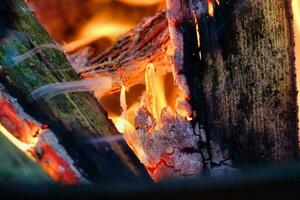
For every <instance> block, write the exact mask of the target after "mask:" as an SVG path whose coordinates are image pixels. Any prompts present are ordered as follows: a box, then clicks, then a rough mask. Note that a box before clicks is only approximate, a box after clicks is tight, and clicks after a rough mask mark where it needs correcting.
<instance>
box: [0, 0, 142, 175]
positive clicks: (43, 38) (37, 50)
mask: <svg viewBox="0 0 300 200" xmlns="http://www.w3.org/2000/svg"><path fill="white" fill-rule="evenodd" d="M1 3H2V4H3V5H6V7H8V8H9V14H8V15H7V16H9V18H10V24H9V27H2V30H1V33H3V32H5V36H4V37H2V38H1V43H0V64H1V73H0V76H1V82H2V83H3V84H4V85H5V87H6V88H7V90H9V92H10V93H11V94H13V96H14V97H16V98H17V99H18V100H19V102H20V104H21V105H22V107H23V108H24V109H25V110H26V112H28V113H29V114H30V115H31V116H33V117H34V118H35V119H36V120H38V121H39V122H40V123H42V124H46V125H47V126H48V127H49V128H50V129H51V130H53V132H54V133H55V135H56V137H57V138H58V140H59V143H60V144H61V145H62V146H63V147H64V148H65V149H66V151H67V153H68V155H70V157H71V158H72V159H73V160H74V165H75V166H76V167H78V168H79V169H80V170H82V174H84V176H86V177H88V179H90V180H91V181H108V180H111V181H112V180H122V179H125V180H132V179H136V178H137V177H139V178H140V177H143V178H145V179H147V178H148V175H147V173H146V172H145V170H144V168H143V166H142V165H141V164H140V162H139V161H138V159H137V158H136V156H135V155H134V153H133V152H132V151H131V150H130V148H129V147H128V146H127V144H126V143H125V142H124V141H123V140H118V141H109V142H106V141H105V139H104V138H103V137H106V136H114V135H118V134H119V133H118V131H117V129H116V128H115V126H114V125H113V123H112V122H111V121H110V120H109V119H108V118H107V114H106V112H105V111H104V110H103V108H102V107H101V106H100V105H99V103H98V102H97V101H96V99H95V98H94V97H93V96H92V94H90V93H89V92H79V93H69V94H61V95H59V96H56V97H54V98H52V99H48V100H47V101H46V100H43V99H38V100H36V99H33V100H32V99H28V96H30V94H32V92H33V91H34V90H35V89H37V88H39V87H41V86H43V85H46V84H50V83H57V82H64V81H75V80H77V75H76V73H75V72H74V71H73V69H72V67H71V66H70V64H69V63H68V61H67V59H66V58H65V56H64V54H63V52H61V49H60V48H59V47H57V46H56V45H55V44H54V43H53V41H52V40H51V38H50V37H49V35H48V34H47V33H46V32H45V31H44V29H43V28H42V26H41V25H40V24H39V23H38V22H37V20H36V18H35V17H34V16H33V14H32V12H31V11H30V10H29V8H28V7H27V6H26V4H25V2H24V1H23V0H13V1H10V0H9V1H3V2H1ZM2 36H3V35H2ZM83 87H84V86H81V88H83ZM47 89H49V88H46V90H47ZM50 89H51V88H50ZM85 90H87V88H85ZM20 139H21V138H20ZM97 141H102V142H101V143H97ZM103 141H104V142H103Z"/></svg>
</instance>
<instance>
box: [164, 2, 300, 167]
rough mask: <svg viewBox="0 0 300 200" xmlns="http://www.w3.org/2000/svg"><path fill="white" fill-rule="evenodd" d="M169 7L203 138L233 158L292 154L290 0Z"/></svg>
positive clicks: (173, 4) (273, 158)
mask: <svg viewBox="0 0 300 200" xmlns="http://www.w3.org/2000/svg"><path fill="white" fill-rule="evenodd" d="M169 7H170V8H173V9H174V11H173V12H171V13H170V18H171V21H170V22H171V23H170V24H171V26H173V27H174V28H173V29H171V30H172V31H171V35H172V36H173V37H172V38H173V41H175V42H174V43H175V45H176V46H177V48H178V54H176V53H175V56H178V57H179V58H180V59H179V61H182V63H180V64H179V67H178V69H180V70H181V71H180V73H183V74H184V75H185V77H186V80H187V83H188V85H189V87H188V88H189V89H190V101H189V102H190V104H191V106H192V109H193V110H194V111H195V112H196V113H197V116H196V118H195V119H196V121H197V122H198V123H199V124H200V126H203V127H204V130H205V132H206V134H207V137H208V138H215V139H217V140H219V141H220V144H221V145H222V147H223V149H229V151H230V156H231V158H232V159H233V161H234V163H235V164H238V163H243V164H245V163H248V162H250V163H252V164H253V163H255V162H262V161H287V160H293V159H296V158H297V157H298V152H299V145H298V136H297V104H296V94H297V93H296V87H295V86H296V81H295V63H294V49H293V46H294V37H293V28H292V22H293V21H292V12H291V2H290V1H286V0H264V1H257V0H246V1H238V0H236V1H227V0H223V1H222V0H221V1H200V0H191V1H181V0H169ZM179 11H183V12H179ZM209 11H210V12H209ZM178 13H180V14H178ZM182 49H183V50H182ZM175 52H176V50H175ZM183 58H184V59H183ZM175 60H176V58H175ZM175 66H177V64H176V63H175ZM180 66H182V67H180Z"/></svg>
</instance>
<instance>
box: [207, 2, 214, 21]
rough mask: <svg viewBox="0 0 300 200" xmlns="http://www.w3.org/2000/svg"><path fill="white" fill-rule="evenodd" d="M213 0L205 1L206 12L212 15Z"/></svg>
mask: <svg viewBox="0 0 300 200" xmlns="http://www.w3.org/2000/svg"><path fill="white" fill-rule="evenodd" d="M213 1H214V0H208V2H207V6H208V14H209V15H210V16H211V17H213V16H214V14H215V11H214V3H213Z"/></svg>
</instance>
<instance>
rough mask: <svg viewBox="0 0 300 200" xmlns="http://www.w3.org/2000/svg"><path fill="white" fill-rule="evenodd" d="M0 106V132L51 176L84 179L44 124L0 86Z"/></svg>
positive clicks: (62, 179)
mask: <svg viewBox="0 0 300 200" xmlns="http://www.w3.org/2000/svg"><path fill="white" fill-rule="evenodd" d="M0 86H1V85H0ZM0 107H1V110H0V133H1V134H3V135H4V136H5V137H6V138H7V139H8V140H9V141H10V142H11V143H12V144H14V145H15V146H16V147H17V148H18V149H20V150H21V151H22V152H24V153H25V154H26V155H27V156H28V157H30V158H31V159H32V160H34V161H35V162H37V163H38V164H39V165H40V166H41V167H42V168H43V169H44V170H45V171H46V172H47V173H48V174H49V176H50V177H52V178H53V180H55V181H58V182H61V183H66V184H75V183H79V182H80V181H85V179H84V178H83V177H81V175H80V172H79V171H77V170H76V168H75V167H74V166H73V163H72V161H71V158H70V157H69V156H68V155H67V153H66V152H65V150H64V149H63V147H61V146H60V145H59V143H58V141H57V139H56V137H55V135H54V134H53V133H52V132H51V131H50V130H49V129H48V127H47V125H42V124H39V123H38V122H36V121H35V120H34V119H32V118H31V117H30V116H29V115H27V114H26V113H25V112H24V111H23V109H22V108H21V106H20V105H19V104H18V103H17V101H15V100H14V99H13V98H11V97H10V96H9V95H7V94H6V93H5V92H4V91H2V89H1V90H0Z"/></svg>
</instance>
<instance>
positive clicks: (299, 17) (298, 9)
mask: <svg viewBox="0 0 300 200" xmlns="http://www.w3.org/2000/svg"><path fill="white" fill-rule="evenodd" d="M292 8H293V13H294V28H295V55H296V77H297V89H298V91H299V89H300V1H299V0H292ZM297 99H298V101H297V102H298V105H299V102H300V93H299V92H298V97H297ZM298 119H300V112H299V111H298ZM298 127H300V121H299V124H298ZM299 134H300V132H299Z"/></svg>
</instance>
